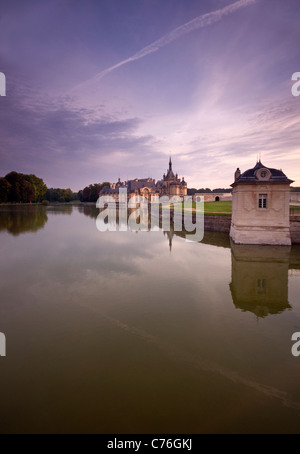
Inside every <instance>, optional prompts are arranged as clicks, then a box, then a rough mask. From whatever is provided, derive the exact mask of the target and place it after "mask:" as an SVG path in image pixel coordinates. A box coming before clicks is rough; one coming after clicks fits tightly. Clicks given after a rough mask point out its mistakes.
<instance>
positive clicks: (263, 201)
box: [258, 194, 267, 208]
mask: <svg viewBox="0 0 300 454" xmlns="http://www.w3.org/2000/svg"><path fill="white" fill-rule="evenodd" d="M258 208H267V194H259V197H258Z"/></svg>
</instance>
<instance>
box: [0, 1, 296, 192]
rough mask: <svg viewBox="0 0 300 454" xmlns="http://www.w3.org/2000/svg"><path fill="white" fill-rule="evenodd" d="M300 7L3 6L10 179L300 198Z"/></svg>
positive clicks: (2, 105)
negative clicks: (252, 171)
mask: <svg viewBox="0 0 300 454" xmlns="http://www.w3.org/2000/svg"><path fill="white" fill-rule="evenodd" d="M299 24H300V2H299V0H285V1H282V0H238V1H235V0H86V1H84V2H83V1H79V0H43V1H40V0H21V1H19V0H1V3H0V72H2V73H4V74H5V77H6V96H1V97H0V176H5V175H6V174H7V173H8V172H10V171H12V170H15V171H17V172H22V173H34V174H35V175H37V176H38V177H41V178H43V179H44V181H45V183H46V184H47V186H48V187H61V188H67V187H70V188H71V189H72V190H73V191H78V190H79V189H82V188H84V187H85V186H87V185H89V184H91V183H98V182H103V181H110V182H115V181H117V179H118V178H119V177H120V178H121V180H122V181H123V180H127V179H132V178H146V177H152V178H155V179H156V180H157V179H161V178H162V175H163V173H164V172H166V170H167V167H168V161H169V156H170V155H171V156H172V161H173V170H174V171H175V172H177V173H178V176H179V177H182V176H184V178H185V180H186V181H187V183H188V187H195V188H202V187H204V188H206V187H209V188H212V189H213V188H220V187H221V188H228V187H229V186H230V184H231V183H232V182H233V174H234V171H235V170H236V168H237V167H239V168H240V169H241V171H245V170H247V169H248V168H251V167H253V166H254V165H255V164H256V161H257V157H259V156H260V157H261V161H262V162H263V163H264V164H265V165H266V166H267V167H275V168H280V169H282V170H283V171H284V172H285V174H286V175H287V176H288V177H289V178H291V179H292V180H295V183H294V184H293V185H294V186H296V185H298V186H300V164H299V156H300V96H299V97H296V96H293V95H292V91H291V89H292V86H293V84H294V83H295V82H293V81H292V75H293V74H294V73H295V72H300V46H299V42H300V26H299Z"/></svg>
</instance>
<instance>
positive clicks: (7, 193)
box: [0, 172, 47, 203]
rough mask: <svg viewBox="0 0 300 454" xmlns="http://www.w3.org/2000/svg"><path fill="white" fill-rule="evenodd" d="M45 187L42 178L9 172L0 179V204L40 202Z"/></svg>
mask: <svg viewBox="0 0 300 454" xmlns="http://www.w3.org/2000/svg"><path fill="white" fill-rule="evenodd" d="M46 191H47V186H46V185H45V183H44V181H43V180H42V178H38V177H37V176H35V175H33V174H30V175H26V174H24V173H18V172H10V173H8V174H7V175H5V177H2V178H0V202H1V203H7V202H19V203H20V202H23V203H28V202H30V203H31V202H41V201H42V200H43V199H44V198H45V194H46Z"/></svg>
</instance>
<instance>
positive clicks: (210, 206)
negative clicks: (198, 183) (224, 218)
mask: <svg viewBox="0 0 300 454" xmlns="http://www.w3.org/2000/svg"><path fill="white" fill-rule="evenodd" d="M204 211H205V212H210V213H220V212H221V213H231V211H232V202H231V200H230V201H226V202H222V201H220V202H204Z"/></svg>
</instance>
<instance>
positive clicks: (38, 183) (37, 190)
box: [24, 174, 47, 202]
mask: <svg viewBox="0 0 300 454" xmlns="http://www.w3.org/2000/svg"><path fill="white" fill-rule="evenodd" d="M24 178H25V180H26V181H29V183H31V184H32V186H33V188H34V199H33V201H34V202H41V201H42V200H43V199H44V198H45V194H46V191H47V186H46V185H45V183H44V181H43V180H42V178H38V177H37V176H35V175H33V174H30V175H24Z"/></svg>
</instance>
